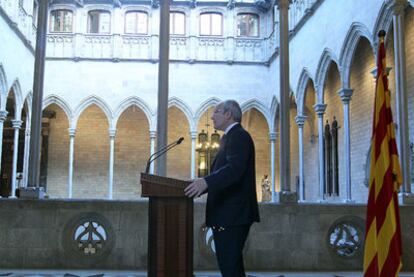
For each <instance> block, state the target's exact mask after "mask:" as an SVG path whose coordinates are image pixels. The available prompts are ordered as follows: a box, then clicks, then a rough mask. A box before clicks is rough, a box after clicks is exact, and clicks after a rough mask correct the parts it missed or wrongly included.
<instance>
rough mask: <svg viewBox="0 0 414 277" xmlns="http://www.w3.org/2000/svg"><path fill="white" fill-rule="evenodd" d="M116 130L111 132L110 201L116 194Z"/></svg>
mask: <svg viewBox="0 0 414 277" xmlns="http://www.w3.org/2000/svg"><path fill="white" fill-rule="evenodd" d="M115 135H116V130H109V140H110V142H109V144H110V146H109V180H108V199H113V192H114V153H115Z"/></svg>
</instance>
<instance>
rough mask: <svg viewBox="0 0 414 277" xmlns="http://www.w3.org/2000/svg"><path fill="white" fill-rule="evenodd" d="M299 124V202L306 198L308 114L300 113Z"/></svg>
mask: <svg viewBox="0 0 414 277" xmlns="http://www.w3.org/2000/svg"><path fill="white" fill-rule="evenodd" d="M295 120H296V124H297V125H298V136H299V138H298V142H299V202H303V201H304V200H305V185H304V184H305V183H304V172H303V126H304V125H305V120H306V116H304V115H298V116H296V118H295Z"/></svg>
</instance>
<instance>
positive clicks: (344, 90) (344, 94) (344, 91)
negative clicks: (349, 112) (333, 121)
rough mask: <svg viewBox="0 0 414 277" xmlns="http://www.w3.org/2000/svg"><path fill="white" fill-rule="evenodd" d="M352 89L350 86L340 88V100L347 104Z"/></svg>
mask: <svg viewBox="0 0 414 277" xmlns="http://www.w3.org/2000/svg"><path fill="white" fill-rule="evenodd" d="M353 92H354V90H353V89H350V88H341V89H340V90H339V91H338V94H339V96H340V97H341V100H342V102H343V103H344V104H348V103H349V101H351V97H352V94H353Z"/></svg>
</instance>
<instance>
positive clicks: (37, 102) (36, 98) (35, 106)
mask: <svg viewBox="0 0 414 277" xmlns="http://www.w3.org/2000/svg"><path fill="white" fill-rule="evenodd" d="M48 2H49V1H47V0H39V11H38V24H37V37H36V51H35V63H34V79H33V102H32V117H31V123H30V126H31V127H30V129H31V133H30V156H29V177H28V186H30V187H37V188H38V187H39V175H40V151H41V144H40V142H41V130H42V101H43V83H44V72H45V52H46V28H47V17H48V13H47V11H48ZM38 192H39V193H38V194H37V195H35V196H36V197H39V198H40V197H42V195H41V193H40V190H38Z"/></svg>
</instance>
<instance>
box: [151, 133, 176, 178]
mask: <svg viewBox="0 0 414 277" xmlns="http://www.w3.org/2000/svg"><path fill="white" fill-rule="evenodd" d="M183 140H184V138H183V137H181V138H179V139H178V140H176V141H173V142H172V143H170V144H168V145H166V146H164V147H163V148H161V149H160V150H158V151H157V152H155V153H153V154H152V155H151V156H150V157H149V158H148V161H147V166H146V168H145V173H148V172H149V168H150V164H151V163H152V162H153V161H154V160H156V159H157V158H158V157H159V156H161V155H163V154H165V153H166V152H167V151H169V150H170V149H171V148H173V147H175V146H177V145H178V144H181V142H182V141H183Z"/></svg>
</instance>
